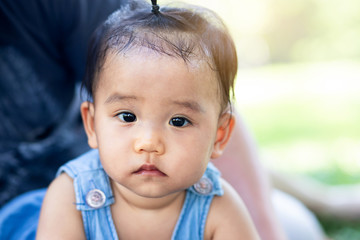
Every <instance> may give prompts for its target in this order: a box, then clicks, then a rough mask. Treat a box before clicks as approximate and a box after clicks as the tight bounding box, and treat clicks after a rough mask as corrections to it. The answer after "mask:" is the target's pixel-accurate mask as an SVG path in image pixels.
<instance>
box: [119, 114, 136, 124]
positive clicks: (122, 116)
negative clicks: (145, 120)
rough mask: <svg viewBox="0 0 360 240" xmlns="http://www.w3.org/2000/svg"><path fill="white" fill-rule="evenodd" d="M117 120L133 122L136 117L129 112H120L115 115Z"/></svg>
mask: <svg viewBox="0 0 360 240" xmlns="http://www.w3.org/2000/svg"><path fill="white" fill-rule="evenodd" d="M117 117H118V118H120V120H121V121H123V122H135V121H136V116H135V114H133V113H130V112H122V113H119V114H118V115H117Z"/></svg>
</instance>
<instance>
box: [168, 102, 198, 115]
mask: <svg viewBox="0 0 360 240" xmlns="http://www.w3.org/2000/svg"><path fill="white" fill-rule="evenodd" d="M172 104H175V105H178V106H180V107H184V108H188V109H190V110H191V111H193V112H204V109H203V108H202V107H201V105H200V104H199V103H198V102H195V101H172Z"/></svg>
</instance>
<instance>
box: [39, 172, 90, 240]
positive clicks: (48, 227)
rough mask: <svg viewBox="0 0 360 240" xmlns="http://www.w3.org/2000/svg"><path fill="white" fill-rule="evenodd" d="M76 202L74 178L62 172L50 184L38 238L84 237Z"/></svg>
mask: <svg viewBox="0 0 360 240" xmlns="http://www.w3.org/2000/svg"><path fill="white" fill-rule="evenodd" d="M74 203H75V192H74V187H73V179H72V178H71V177H69V176H68V175H67V174H61V175H59V176H58V177H57V178H56V179H55V180H54V181H53V182H52V183H51V184H50V186H49V188H48V190H47V192H46V195H45V198H44V201H43V204H42V208H41V213H40V220H39V225H38V231H37V239H50V238H51V236H52V237H53V236H62V237H64V238H67V239H84V238H85V235H84V232H83V231H81V229H82V220H81V213H80V212H79V211H77V210H76V206H75V204H74ZM63 219H66V221H63ZM69 236H73V237H74V238H69Z"/></svg>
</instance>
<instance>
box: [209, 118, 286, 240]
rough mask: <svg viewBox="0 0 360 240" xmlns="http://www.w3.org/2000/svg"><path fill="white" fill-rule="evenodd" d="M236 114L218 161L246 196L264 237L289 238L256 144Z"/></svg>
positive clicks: (222, 170) (276, 239) (274, 238)
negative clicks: (275, 203) (279, 221)
mask: <svg viewBox="0 0 360 240" xmlns="http://www.w3.org/2000/svg"><path fill="white" fill-rule="evenodd" d="M235 115H236V124H235V129H234V132H233V135H232V137H231V139H230V141H229V143H228V145H227V147H226V149H225V151H224V153H223V155H222V156H221V157H220V158H218V159H216V160H214V164H215V165H216V166H217V168H218V169H219V170H220V171H221V172H222V176H223V178H224V179H226V180H227V181H228V182H229V183H230V184H231V185H232V186H233V188H234V189H235V190H236V191H237V192H238V194H239V195H240V196H241V197H242V199H243V201H244V203H245V205H246V206H247V208H248V211H249V212H250V215H251V217H252V219H253V221H254V224H255V226H256V228H257V231H258V232H259V235H260V237H261V239H263V240H282V239H285V235H284V232H283V230H282V229H281V227H280V225H279V223H278V220H277V219H276V216H275V213H274V210H273V207H272V205H271V188H270V183H269V179H268V175H267V173H266V171H265V170H264V168H263V166H262V165H261V164H260V161H259V156H258V152H257V149H256V144H255V143H254V140H253V139H252V137H251V135H250V133H249V131H248V130H247V128H246V126H245V124H244V122H243V120H242V119H241V117H240V116H239V115H238V114H236V113H235Z"/></svg>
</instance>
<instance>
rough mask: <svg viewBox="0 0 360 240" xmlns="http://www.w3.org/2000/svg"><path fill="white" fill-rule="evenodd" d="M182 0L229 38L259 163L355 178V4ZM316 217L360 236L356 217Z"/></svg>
mask: <svg viewBox="0 0 360 240" xmlns="http://www.w3.org/2000/svg"><path fill="white" fill-rule="evenodd" d="M165 2H166V1H165ZM188 2H190V3H193V4H199V5H204V6H206V7H209V8H211V9H213V10H215V11H216V12H217V13H218V14H219V15H220V16H221V17H222V18H223V19H224V21H225V23H226V24H227V26H228V27H229V29H230V31H231V33H232V35H233V37H234V39H235V41H236V45H237V50H238V57H239V72H238V76H237V82H236V102H237V107H238V110H239V112H240V113H241V115H242V116H243V117H244V119H245V121H246V123H247V125H248V126H249V128H250V130H251V131H252V132H253V134H254V136H255V139H256V141H257V144H258V147H259V151H260V154H261V159H262V162H263V163H264V164H265V166H267V168H268V169H272V170H275V171H278V172H284V173H287V174H292V175H300V176H305V177H309V178H311V179H313V180H316V181H320V182H321V183H324V184H326V185H329V186H334V185H344V184H356V183H359V182H360V174H359V173H360V147H359V144H360V124H359V123H360V1H359V0H346V1H338V0H291V1H288V0H221V1H219V0H217V1H215V0H197V1H188ZM160 4H161V1H160ZM318 217H319V220H320V221H321V223H322V225H323V227H324V229H325V230H326V232H327V234H328V235H329V236H330V237H331V238H332V239H335V240H342V239H346V240H351V239H360V221H357V220H352V221H340V220H337V219H333V218H326V217H321V216H318Z"/></svg>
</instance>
